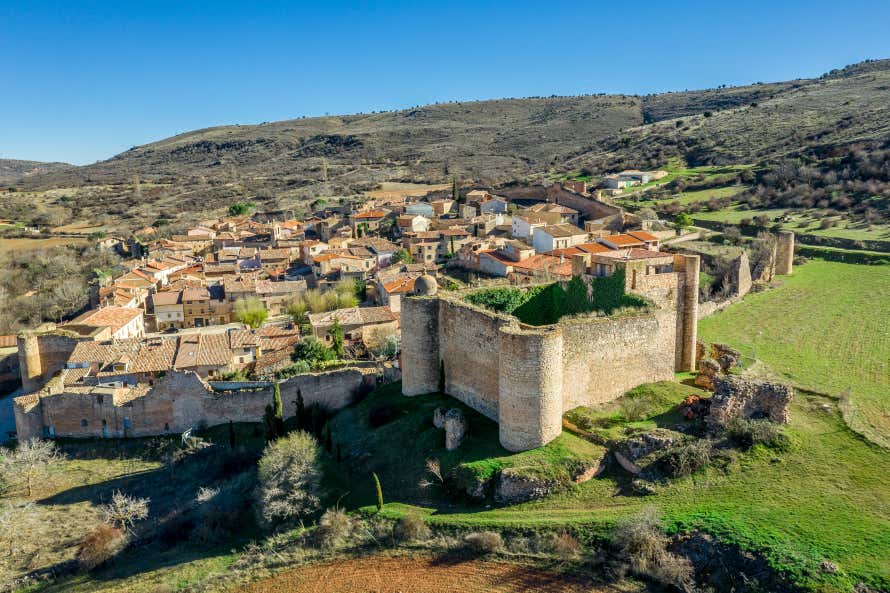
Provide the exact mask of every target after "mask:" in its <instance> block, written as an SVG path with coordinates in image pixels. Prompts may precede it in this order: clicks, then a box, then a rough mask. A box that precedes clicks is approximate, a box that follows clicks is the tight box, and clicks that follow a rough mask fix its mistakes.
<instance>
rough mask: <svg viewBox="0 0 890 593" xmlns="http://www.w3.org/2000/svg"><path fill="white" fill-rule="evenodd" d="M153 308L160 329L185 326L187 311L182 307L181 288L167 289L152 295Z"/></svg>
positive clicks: (156, 323)
mask: <svg viewBox="0 0 890 593" xmlns="http://www.w3.org/2000/svg"><path fill="white" fill-rule="evenodd" d="M151 310H152V311H153V313H154V317H155V326H156V328H157V330H158V331H164V330H165V329H168V328H171V327H173V328H177V329H179V328H182V327H184V324H185V312H184V309H183V307H182V291H181V290H165V291H162V292H156V293H155V294H153V295H151Z"/></svg>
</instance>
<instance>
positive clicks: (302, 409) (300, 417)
mask: <svg viewBox="0 0 890 593" xmlns="http://www.w3.org/2000/svg"><path fill="white" fill-rule="evenodd" d="M296 407H297V411H296V415H295V416H294V418H295V419H296V422H297V428H299V429H304V428H305V427H306V404H305V402H304V401H303V392H302V391H301V390H299V389H297V406H296Z"/></svg>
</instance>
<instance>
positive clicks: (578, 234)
mask: <svg viewBox="0 0 890 593" xmlns="http://www.w3.org/2000/svg"><path fill="white" fill-rule="evenodd" d="M587 238H588V235H587V232H585V231H583V230H581V229H579V228H578V227H576V226H574V225H571V224H555V225H548V226H544V227H537V228H535V230H534V235H533V237H532V245H533V246H534V248H535V251H536V252H537V253H544V252H546V251H553V250H554V249H565V248H566V247H574V246H575V245H580V244H581V243H584V242H585V241H587Z"/></svg>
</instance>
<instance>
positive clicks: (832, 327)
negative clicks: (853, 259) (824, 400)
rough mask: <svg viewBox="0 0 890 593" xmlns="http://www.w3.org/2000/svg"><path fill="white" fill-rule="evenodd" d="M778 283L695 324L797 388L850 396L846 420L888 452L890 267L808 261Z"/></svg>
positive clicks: (707, 336)
mask: <svg viewBox="0 0 890 593" xmlns="http://www.w3.org/2000/svg"><path fill="white" fill-rule="evenodd" d="M782 281H783V282H784V285H783V286H782V287H781V288H778V289H776V290H773V291H769V292H764V293H758V294H752V295H749V296H748V297H747V298H746V299H745V301H744V302H743V303H741V304H739V305H736V306H734V307H731V308H729V309H727V310H726V311H724V312H723V313H720V314H718V315H715V316H714V317H711V318H709V319H704V320H702V322H701V336H702V338H703V339H706V340H714V339H718V338H719V339H720V340H722V341H726V342H729V343H731V344H733V345H735V346H736V347H737V348H739V349H740V350H742V352H743V354H745V355H746V356H752V355H754V354H755V351H756V356H757V358H759V359H761V360H763V361H764V362H765V363H766V364H767V366H769V367H770V368H771V369H772V370H774V371H776V372H778V373H781V374H782V375H784V376H786V377H787V378H788V379H790V380H791V381H794V382H795V383H796V384H798V385H803V386H807V387H812V388H813V389H816V390H818V391H822V392H828V393H830V394H832V395H837V396H839V395H841V394H843V393H845V392H847V391H848V390H849V393H850V403H851V406H850V409H849V413H848V420H849V421H850V423H851V425H852V426H853V427H854V428H855V429H856V430H857V431H860V432H862V433H863V434H866V435H867V436H868V437H869V438H871V439H873V440H875V441H877V442H880V443H882V444H884V445H886V446H890V266H856V265H851V264H842V263H833V262H822V261H814V262H811V263H809V264H807V265H805V266H800V267H798V268H797V269H796V270H795V272H794V275H793V276H792V277H790V278H783V279H782Z"/></svg>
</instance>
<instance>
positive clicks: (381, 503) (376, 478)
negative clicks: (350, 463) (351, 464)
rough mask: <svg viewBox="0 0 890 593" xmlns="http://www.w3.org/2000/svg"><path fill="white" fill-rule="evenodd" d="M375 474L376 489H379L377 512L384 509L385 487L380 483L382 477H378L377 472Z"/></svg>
mask: <svg viewBox="0 0 890 593" xmlns="http://www.w3.org/2000/svg"><path fill="white" fill-rule="evenodd" d="M372 475H373V476H374V489H375V490H377V512H378V513H379V512H380V511H382V510H383V487H382V486H381V485H380V478H378V477H377V474H376V473H375V474H372Z"/></svg>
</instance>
